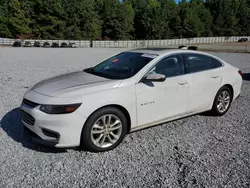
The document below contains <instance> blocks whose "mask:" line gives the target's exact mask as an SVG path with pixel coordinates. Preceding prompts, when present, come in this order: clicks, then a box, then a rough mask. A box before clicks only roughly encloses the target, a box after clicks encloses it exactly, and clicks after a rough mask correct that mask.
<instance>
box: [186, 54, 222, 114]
mask: <svg viewBox="0 0 250 188" xmlns="http://www.w3.org/2000/svg"><path fill="white" fill-rule="evenodd" d="M184 57H185V62H186V65H187V73H188V74H189V76H190V93H189V102H188V112H195V111H199V110H203V109H206V108H208V107H209V106H210V105H211V102H212V101H213V99H214V96H215V95H216V93H217V91H218V90H219V88H220V85H221V83H222V79H223V77H222V72H221V70H222V69H221V67H222V63H221V62H219V61H218V60H216V59H214V58H212V57H210V56H207V55H203V54H198V53H187V54H185V55H184Z"/></svg>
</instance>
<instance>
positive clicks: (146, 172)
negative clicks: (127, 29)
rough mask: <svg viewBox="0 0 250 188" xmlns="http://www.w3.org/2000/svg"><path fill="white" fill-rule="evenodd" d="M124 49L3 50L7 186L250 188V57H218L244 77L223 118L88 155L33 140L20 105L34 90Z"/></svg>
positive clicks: (3, 180)
mask: <svg viewBox="0 0 250 188" xmlns="http://www.w3.org/2000/svg"><path fill="white" fill-rule="evenodd" d="M122 50H124V49H24V48H20V49H15V48H1V49H0V79H1V80H0V101H1V105H0V119H1V123H0V167H1V169H0V187H3V188H5V187H45V186H46V187H70V188H73V187H209V188H211V187H249V186H250V95H249V93H250V54H229V53H213V54H215V55H217V56H219V57H221V58H223V59H225V60H227V61H228V62H230V63H232V64H233V65H235V66H237V67H239V68H241V69H242V70H243V72H244V79H245V80H244V83H243V88H242V95H241V97H240V98H239V99H238V100H237V101H235V102H234V103H233V105H232V108H231V109H230V111H229V112H228V113H227V114H226V115H225V116H223V117H219V118H218V117H210V116H207V115H196V116H192V117H189V118H185V119H182V120H178V121H174V122H171V123H167V124H164V125H161V126H157V127H153V128H150V129H146V130H143V131H139V132H135V133H132V134H130V135H128V136H126V138H125V140H124V142H123V143H122V144H121V145H120V146H119V147H118V148H116V149H114V150H112V151H110V152H106V153H99V154H95V153H89V152H86V151H79V150H78V149H68V150H59V149H52V148H46V147H41V146H38V145H35V144H33V143H31V142H30V138H29V136H28V135H26V134H25V133H24V132H23V128H22V125H21V123H20V113H19V109H18V106H19V105H20V102H21V100H22V96H23V94H24V92H25V91H26V90H27V88H29V87H31V86H32V85H34V84H35V83H37V82H39V81H41V80H42V79H45V78H47V77H50V76H54V75H58V74H62V73H65V72H69V71H75V70H80V69H83V68H85V67H87V66H89V65H92V64H93V63H96V62H98V61H99V60H100V59H102V58H104V57H107V56H109V55H112V54H114V53H116V52H119V51H122Z"/></svg>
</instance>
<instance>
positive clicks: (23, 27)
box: [8, 0, 31, 37]
mask: <svg viewBox="0 0 250 188" xmlns="http://www.w3.org/2000/svg"><path fill="white" fill-rule="evenodd" d="M8 16H9V18H8V24H9V25H8V28H9V30H10V32H11V33H12V36H14V37H15V36H16V35H17V34H21V35H22V34H30V33H31V30H30V28H29V20H28V19H27V18H25V15H24V12H23V10H22V9H21V4H20V2H19V1H18V0H9V3H8Z"/></svg>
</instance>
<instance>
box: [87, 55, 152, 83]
mask: <svg viewBox="0 0 250 188" xmlns="http://www.w3.org/2000/svg"><path fill="white" fill-rule="evenodd" d="M155 57H157V55H154V54H143V53H135V52H122V53H120V54H118V55H115V56H113V57H111V58H109V59H107V60H105V61H103V62H101V63H100V64H98V65H96V66H95V67H93V68H91V69H88V70H85V71H87V72H89V73H92V74H95V75H98V76H102V77H105V78H109V79H126V78H130V77H132V76H134V75H135V74H136V73H137V72H138V71H140V70H141V69H142V68H143V67H144V66H145V65H147V64H148V63H149V62H150V61H152V60H153V59H154V58H155Z"/></svg>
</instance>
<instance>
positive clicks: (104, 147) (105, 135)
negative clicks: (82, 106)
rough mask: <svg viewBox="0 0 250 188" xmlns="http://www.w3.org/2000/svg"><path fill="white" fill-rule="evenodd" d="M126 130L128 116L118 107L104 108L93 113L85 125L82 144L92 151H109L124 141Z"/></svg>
mask: <svg viewBox="0 0 250 188" xmlns="http://www.w3.org/2000/svg"><path fill="white" fill-rule="evenodd" d="M126 132H127V119H126V116H125V115H124V114H123V113H122V112H121V111H120V110H119V109H117V108H114V107H107V108H102V109H100V110H97V111H96V112H95V113H94V114H92V115H91V116H90V117H89V119H88V120H87V122H86V124H85V125H84V128H83V131H82V138H81V144H82V146H84V148H86V149H87V150H89V151H92V152H103V151H108V150H111V149H114V148H115V147H117V146H118V145H119V144H120V143H121V142H122V140H123V139H124V137H125V135H126Z"/></svg>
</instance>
